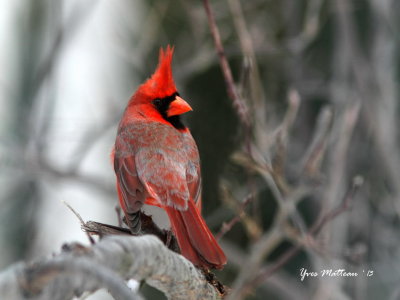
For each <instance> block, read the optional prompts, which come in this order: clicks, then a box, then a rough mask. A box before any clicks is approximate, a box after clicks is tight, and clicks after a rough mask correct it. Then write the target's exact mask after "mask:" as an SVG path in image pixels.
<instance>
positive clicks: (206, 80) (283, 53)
mask: <svg viewBox="0 0 400 300" xmlns="http://www.w3.org/2000/svg"><path fill="white" fill-rule="evenodd" d="M0 3H1V7H2V9H1V10H0V69H1V70H2V72H1V73H0V269H4V268H5V267H7V266H9V265H10V264H12V263H15V262H17V261H21V260H25V261H26V260H32V259H34V258H39V257H43V256H49V255H51V254H52V253H58V252H59V251H60V247H61V245H62V244H63V243H66V242H73V241H78V242H82V243H85V244H88V241H87V237H86V236H85V234H84V233H83V232H82V231H81V229H80V223H79V221H78V219H77V218H76V217H75V216H74V215H73V214H72V213H71V212H70V211H69V210H68V209H67V208H66V206H65V205H64V204H63V201H65V202H67V203H68V204H70V205H71V206H72V207H73V208H74V209H75V210H76V211H77V212H78V213H79V214H80V215H81V216H82V218H83V219H84V220H85V221H88V220H93V221H98V222H103V223H108V224H117V215H116V212H115V206H116V204H117V197H116V193H115V189H114V180H115V179H114V173H113V169H112V166H111V163H110V158H109V155H110V152H111V149H112V145H113V144H114V139H115V134H116V128H117V124H118V121H119V119H120V117H121V115H122V112H123V110H124V108H125V106H126V104H127V102H128V99H129V97H130V96H131V95H132V93H133V92H134V91H135V89H136V88H137V86H138V85H139V84H140V83H141V82H143V81H144V80H145V79H146V78H148V76H150V75H151V74H152V72H153V71H154V69H155V67H156V65H157V59H158V49H159V47H161V46H162V47H165V46H166V45H167V44H171V45H175V57H174V62H173V70H174V76H175V82H176V85H177V87H178V89H179V92H180V94H181V95H182V97H183V98H184V99H186V100H187V101H188V102H189V103H190V104H191V105H192V107H193V109H194V111H193V112H192V113H190V114H188V115H187V116H186V123H187V124H189V127H190V129H191V131H192V134H193V136H194V138H195V139H196V141H197V144H198V147H199V150H200V155H201V160H202V174H203V212H204V216H205V218H206V220H207V223H208V224H209V226H210V228H211V229H212V231H213V232H215V233H220V235H223V233H225V231H226V233H225V234H224V235H223V237H222V238H221V245H222V246H223V248H224V249H225V251H226V253H227V255H228V260H229V263H228V265H227V266H226V267H225V269H224V270H223V271H221V272H218V273H217V276H218V278H219V279H220V280H221V281H222V282H223V283H225V284H227V285H228V286H231V287H232V286H233V287H240V280H241V279H246V280H247V281H246V280H245V282H248V283H249V282H250V283H249V284H247V285H249V286H250V287H249V291H250V293H246V294H245V296H242V297H243V298H246V299H278V300H279V299H393V300H395V299H400V286H399V284H398V283H399V280H400V247H399V246H400V234H399V228H400V222H399V221H400V219H399V216H400V141H399V131H398V128H399V118H398V116H399V113H400V110H399V98H398V93H399V86H398V82H399V53H400V52H399V36H400V35H399V28H400V27H399V25H400V24H399V20H400V17H399V15H400V7H399V6H400V2H398V1H395V0H352V1H345V0H337V1H326V0H279V1H277V0H252V1H241V0H220V1H211V6H212V9H213V11H214V14H215V17H216V21H217V24H218V27H219V29H220V33H221V38H222V41H223V44H224V47H225V51H226V56H227V58H228V60H229V62H230V65H231V67H232V70H233V76H234V78H235V81H236V82H237V87H238V92H239V95H240V97H241V98H242V99H243V101H244V102H245V103H246V105H247V107H248V112H249V113H248V116H247V118H248V119H247V120H248V121H249V122H250V123H251V124H252V132H251V133H248V131H247V130H245V126H244V125H243V123H242V122H241V120H240V119H239V118H238V116H237V113H236V111H235V109H233V106H232V102H231V100H230V99H229V97H228V96H227V93H226V87H225V82H224V78H223V76H222V72H221V69H220V67H219V62H218V56H217V54H216V51H215V48H214V44H213V40H212V36H211V34H210V30H209V26H208V23H207V17H206V14H205V11H204V7H203V4H202V2H201V1H184V0H181V1H178V0H175V1H172V0H171V1H169V0H164V1H139V0H136V1H128V0H114V1H100V0H98V1H94V0H92V1H89V0H87V1H82V0H79V1H77V0H68V1H67V0H65V1H61V0H57V1H53V0H35V1H26V0H16V1H5V0H0ZM356 176H360V177H357V180H358V182H359V181H360V180H361V177H362V178H363V181H364V184H363V185H362V186H361V188H360V189H359V190H358V192H357V193H356V194H354V195H353V194H352V193H351V194H350V196H349V193H347V191H348V190H349V189H350V190H351V185H352V182H353V179H354V177H356ZM346 195H347V196H349V197H348V198H347V200H350V206H349V207H348V208H346V207H342V206H341V203H342V199H344V198H346ZM350 198H351V199H350ZM337 207H339V208H343V209H341V210H340V213H338V216H337V217H335V218H333V217H332V214H330V212H332V210H334V209H335V208H337ZM151 213H152V214H154V215H155V216H156V217H157V218H158V217H160V218H162V217H163V216H161V213H160V212H159V211H154V210H153V211H151ZM236 216H240V218H237V221H238V222H231V223H230V225H231V226H229V225H228V226H225V227H224V228H225V229H226V230H223V232H222V233H221V231H220V230H221V228H223V226H222V225H223V224H224V223H225V224H228V223H229V222H230V221H231V220H232V219H233V218H235V217H236ZM282 216H283V217H282ZM324 218H325V219H324ZM318 220H325V221H326V222H325V221H323V223H322V225H323V226H322V228H321V230H320V231H319V234H318V235H315V234H309V230H310V228H312V224H315V222H316V221H318ZM271 236H273V237H274V238H272V240H271ZM293 245H301V251H300V252H299V253H298V254H296V255H295V256H294V257H293V258H292V259H290V260H287V261H286V262H285V263H284V264H283V266H281V267H279V268H277V270H276V271H274V272H272V276H270V275H271V274H270V275H268V274H267V273H268V270H269V269H268V268H269V266H273V265H274V262H276V261H277V260H278V259H279V258H280V257H281V255H283V254H285V253H287V251H288V250H289V249H291V247H292V246H293ZM260 249H262V250H260ZM252 257H258V258H259V259H258V263H257V264H256V265H251V266H252V268H251V270H250V271H251V272H252V274H246V272H247V273H249V270H246V268H248V267H249V265H248V263H249V262H250V261H251V258H252ZM301 268H306V269H307V270H308V271H313V272H320V271H321V270H324V269H333V270H336V269H345V270H346V271H347V272H357V273H358V274H359V276H357V277H354V278H348V277H330V278H328V277H322V276H318V277H315V278H314V277H312V278H310V277H308V278H305V279H304V281H301V276H300V270H301ZM371 271H372V273H371ZM367 273H368V275H369V276H367ZM143 293H144V294H145V295H146V296H147V297H148V299H163V296H162V294H161V293H159V292H157V291H156V290H154V289H152V288H149V287H146V286H145V287H143ZM89 299H110V296H108V295H107V293H106V292H98V293H96V294H94V295H92V296H91V297H90V298H89Z"/></svg>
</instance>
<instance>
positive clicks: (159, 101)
mask: <svg viewBox="0 0 400 300" xmlns="http://www.w3.org/2000/svg"><path fill="white" fill-rule="evenodd" d="M153 104H154V105H155V106H159V105H160V104H161V99H159V98H157V99H154V100H153Z"/></svg>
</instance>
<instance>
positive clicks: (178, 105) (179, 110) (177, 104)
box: [167, 96, 193, 117]
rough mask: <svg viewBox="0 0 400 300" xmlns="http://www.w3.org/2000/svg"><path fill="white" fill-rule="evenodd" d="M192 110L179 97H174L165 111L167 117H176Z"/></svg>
mask: <svg viewBox="0 0 400 300" xmlns="http://www.w3.org/2000/svg"><path fill="white" fill-rule="evenodd" d="M191 110H193V109H192V108H191V107H190V105H189V104H188V103H187V102H186V101H185V100H183V99H182V98H181V97H179V96H176V97H175V100H174V101H172V102H171V103H170V105H169V108H168V110H167V117H172V116H177V115H181V114H184V113H186V112H188V111H191Z"/></svg>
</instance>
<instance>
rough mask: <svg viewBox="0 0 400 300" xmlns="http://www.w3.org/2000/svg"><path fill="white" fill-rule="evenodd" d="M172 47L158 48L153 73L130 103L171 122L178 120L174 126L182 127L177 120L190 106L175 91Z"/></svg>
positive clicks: (189, 109)
mask: <svg viewBox="0 0 400 300" xmlns="http://www.w3.org/2000/svg"><path fill="white" fill-rule="evenodd" d="M173 53H174V48H173V47H170V46H169V45H168V46H167V48H166V49H165V51H164V49H162V48H160V55H159V61H158V66H157V69H156V70H155V71H154V73H153V75H152V76H151V77H150V78H149V79H147V81H145V82H144V83H143V84H142V85H141V86H139V88H138V89H137V91H136V93H135V94H134V95H133V97H132V99H131V104H132V105H136V104H140V105H142V106H145V107H146V109H148V110H156V111H158V112H159V113H160V115H161V116H162V117H163V118H164V119H166V120H167V121H169V122H171V123H172V124H173V125H174V126H175V124H174V123H173V122H176V121H177V122H178V123H179V124H178V123H177V125H176V126H175V127H184V126H183V125H182V124H181V123H180V120H179V116H180V115H181V114H184V113H186V112H188V111H191V110H192V108H191V107H190V105H189V104H188V103H187V102H186V101H185V100H183V99H182V98H181V97H180V96H179V93H178V92H177V89H176V86H175V82H174V78H173V76H172V67H171V63H172V56H173Z"/></svg>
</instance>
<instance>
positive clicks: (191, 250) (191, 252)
mask: <svg viewBox="0 0 400 300" xmlns="http://www.w3.org/2000/svg"><path fill="white" fill-rule="evenodd" d="M164 208H165V210H166V212H167V214H168V217H169V220H170V222H171V226H172V230H173V232H174V234H175V236H176V238H177V240H178V244H179V247H180V248H181V253H182V255H183V256H185V257H186V258H187V259H189V260H190V261H191V262H192V263H193V264H194V265H196V266H199V267H203V268H207V269H210V268H215V269H222V267H223V266H224V265H225V264H226V256H225V253H224V251H222V249H221V247H220V246H219V245H218V243H217V241H216V240H215V238H214V236H213V234H212V233H211V231H210V229H209V228H208V226H207V224H206V223H205V222H204V220H203V218H202V217H201V215H200V213H199V211H198V208H197V207H196V205H195V204H194V202H193V200H192V199H190V200H189V203H188V209H187V210H185V211H182V210H176V209H174V208H172V207H168V206H165V207H164Z"/></svg>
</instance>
